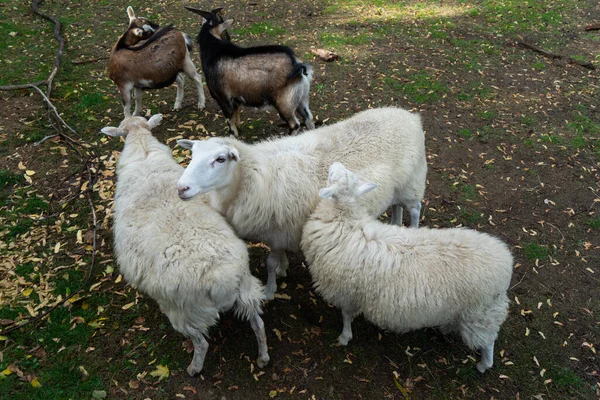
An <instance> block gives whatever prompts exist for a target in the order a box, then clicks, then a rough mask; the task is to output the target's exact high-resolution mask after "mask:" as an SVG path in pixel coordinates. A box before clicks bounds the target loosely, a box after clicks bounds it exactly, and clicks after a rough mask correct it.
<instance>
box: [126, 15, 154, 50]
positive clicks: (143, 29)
mask: <svg viewBox="0 0 600 400" xmlns="http://www.w3.org/2000/svg"><path fill="white" fill-rule="evenodd" d="M127 16H129V27H128V28H127V31H126V32H125V44H126V45H128V46H133V45H135V44H137V43H138V42H139V41H141V40H146V39H148V38H149V37H150V36H152V35H153V34H154V32H156V30H157V29H158V28H159V26H158V25H157V24H155V23H153V22H150V21H149V20H148V19H147V18H144V17H136V16H135V12H134V11H133V8H131V6H129V7H127Z"/></svg>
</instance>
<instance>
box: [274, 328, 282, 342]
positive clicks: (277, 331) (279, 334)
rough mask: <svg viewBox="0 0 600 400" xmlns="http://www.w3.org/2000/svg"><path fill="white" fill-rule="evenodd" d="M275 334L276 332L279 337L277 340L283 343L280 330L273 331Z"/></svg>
mask: <svg viewBox="0 0 600 400" xmlns="http://www.w3.org/2000/svg"><path fill="white" fill-rule="evenodd" d="M273 332H275V334H276V335H277V339H279V341H280V342H281V332H280V331H279V329H273Z"/></svg>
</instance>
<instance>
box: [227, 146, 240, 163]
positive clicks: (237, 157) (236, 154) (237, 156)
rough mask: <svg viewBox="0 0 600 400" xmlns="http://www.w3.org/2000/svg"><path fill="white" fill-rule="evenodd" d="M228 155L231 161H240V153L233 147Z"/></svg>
mask: <svg viewBox="0 0 600 400" xmlns="http://www.w3.org/2000/svg"><path fill="white" fill-rule="evenodd" d="M229 157H230V158H231V159H232V160H233V161H236V162H237V161H240V153H239V152H238V150H237V149H236V148H235V147H232V148H231V150H229Z"/></svg>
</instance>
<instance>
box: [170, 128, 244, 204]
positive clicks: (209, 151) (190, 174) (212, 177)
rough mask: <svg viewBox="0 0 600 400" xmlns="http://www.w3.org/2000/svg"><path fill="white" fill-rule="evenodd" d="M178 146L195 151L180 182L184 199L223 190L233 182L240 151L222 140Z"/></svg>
mask: <svg viewBox="0 0 600 400" xmlns="http://www.w3.org/2000/svg"><path fill="white" fill-rule="evenodd" d="M177 144H179V145H180V146H181V147H184V148H186V149H191V150H192V160H191V161H190V164H189V165H188V166H187V168H186V169H185V171H183V175H181V178H179V180H178V181H177V192H178V193H179V197H180V198H181V199H182V200H189V199H191V198H192V197H194V196H196V195H198V194H202V193H207V192H210V191H213V190H217V189H222V188H224V187H226V186H227V185H229V184H230V183H231V180H232V177H233V170H234V168H235V166H236V165H237V162H238V161H239V159H240V156H239V153H238V151H237V149H236V148H234V147H231V146H229V145H227V144H225V143H224V142H223V141H222V140H220V139H218V138H211V139H208V140H178V141H177Z"/></svg>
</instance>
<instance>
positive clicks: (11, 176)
mask: <svg viewBox="0 0 600 400" xmlns="http://www.w3.org/2000/svg"><path fill="white" fill-rule="evenodd" d="M24 179H25V178H24V177H23V175H22V174H15V173H13V172H11V171H10V170H8V169H0V189H5V188H7V187H9V186H12V185H14V184H17V183H20V182H23V180H24ZM0 193H1V192H0Z"/></svg>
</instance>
